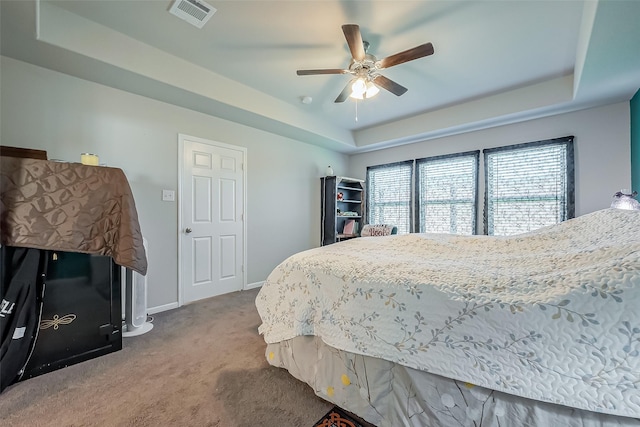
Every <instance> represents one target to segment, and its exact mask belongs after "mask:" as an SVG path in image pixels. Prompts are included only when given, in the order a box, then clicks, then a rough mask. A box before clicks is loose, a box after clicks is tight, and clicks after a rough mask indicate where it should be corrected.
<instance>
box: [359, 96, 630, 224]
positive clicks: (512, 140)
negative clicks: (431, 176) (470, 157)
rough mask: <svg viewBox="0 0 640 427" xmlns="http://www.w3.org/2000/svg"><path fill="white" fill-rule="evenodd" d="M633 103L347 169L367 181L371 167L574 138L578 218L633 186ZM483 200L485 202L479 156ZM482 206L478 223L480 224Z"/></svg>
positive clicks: (388, 154) (425, 145)
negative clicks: (631, 129) (622, 190)
mask: <svg viewBox="0 0 640 427" xmlns="http://www.w3.org/2000/svg"><path fill="white" fill-rule="evenodd" d="M629 114H630V113H629V103H628V102H623V103H618V104H612V105H608V106H605V107H599V108H592V109H589V110H582V111H578V112H573V113H566V114H560V115H557V116H553V117H546V118H542V119H536V120H531V121H528V122H522V123H516V124H512V125H506V126H500V127H495V128H491V129H485V130H480V131H476V132H469V133H465V134H460V135H454V136H450V137H446V138H439V139H433V140H429V141H424V142H420V143H415V144H409V145H404V146H401V147H396V148H389V149H385V150H380V151H374V152H370V153H363V154H358V155H353V156H351V158H350V165H349V170H350V174H351V176H353V177H355V178H362V179H364V178H365V177H366V168H367V166H373V165H378V164H384V163H391V162H396V161H401V160H410V159H417V158H421V157H429V156H437V155H442V154H451V153H458V152H464V151H471V150H482V149H484V148H491V147H499V146H504V145H511V144H519V143H525V142H531V141H539V140H545V139H551V138H558V137H562V136H568V135H574V136H575V140H574V150H575V166H576V170H575V179H576V215H577V216H578V215H583V214H586V213H589V212H593V211H596V210H598V209H603V208H606V207H609V205H610V204H611V200H612V196H613V193H615V192H616V191H618V190H620V189H622V188H631V187H630V185H631V160H630V158H631V144H630V138H631V135H630V115H629ZM479 177H480V186H479V196H480V201H481V203H482V201H483V200H484V183H483V180H484V178H483V177H484V168H483V156H482V153H481V155H480V175H479ZM482 210H483V209H482V207H481V208H480V209H479V212H478V224H482Z"/></svg>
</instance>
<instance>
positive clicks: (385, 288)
mask: <svg viewBox="0 0 640 427" xmlns="http://www.w3.org/2000/svg"><path fill="white" fill-rule="evenodd" d="M256 306H257V309H258V312H259V314H260V316H261V318H262V321H263V323H262V325H261V326H260V327H259V332H260V333H261V334H263V335H264V338H265V341H266V342H267V343H275V342H279V341H283V340H287V339H291V338H293V337H296V336H300V335H316V336H318V337H320V338H321V339H322V340H323V341H324V342H325V343H326V344H328V345H330V346H332V347H335V348H337V349H340V350H344V351H349V352H353V353H357V354H363V355H367V356H372V357H377V358H381V359H385V360H389V361H391V362H396V363H399V364H402V365H404V366H408V367H411V368H414V369H420V370H424V371H427V372H431V373H434V374H438V375H442V376H445V377H448V378H452V379H455V380H459V381H464V382H468V383H470V384H475V385H479V386H482V387H486V388H489V389H493V390H498V391H503V392H506V393H510V394H513V395H517V396H521V397H526V398H531V399H536V400H540V401H547V402H552V403H557V404H561V405H566V406H571V407H575V408H580V409H586V410H591V411H595V412H602V413H609V414H614V415H622V416H629V417H636V418H637V417H640V357H639V355H640V212H634V211H623V210H616V209H605V210H601V211H598V212H594V213H591V214H587V215H584V216H581V217H578V218H575V219H572V220H569V221H565V222H564V223H562V224H559V225H555V226H551V227H546V228H544V229H541V230H538V231H536V232H531V233H527V234H521V235H517V236H510V237H487V236H454V235H444V234H410V235H398V236H385V237H367V238H359V239H352V240H349V241H346V242H341V243H338V244H333V245H329V246H324V247H321V248H317V249H312V250H308V251H305V252H301V253H298V254H296V255H293V256H291V257H290V258H288V259H287V260H285V261H284V262H283V263H282V264H280V265H279V266H278V267H276V269H275V270H274V271H273V272H272V273H271V274H270V275H269V277H268V279H267V281H266V282H265V284H264V285H263V287H262V289H261V290H260V292H259V294H258V296H257V298H256Z"/></svg>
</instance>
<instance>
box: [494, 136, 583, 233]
mask: <svg viewBox="0 0 640 427" xmlns="http://www.w3.org/2000/svg"><path fill="white" fill-rule="evenodd" d="M484 164H485V178H486V187H485V229H486V230H487V234H489V235H503V236H504V235H511V234H517V233H523V232H527V231H531V230H535V229H537V228H540V227H544V226H547V225H552V224H557V223H559V222H561V221H564V220H566V219H569V218H573V217H574V216H575V191H574V166H573V137H565V138H557V139H552V140H547V141H538V142H532V143H528V144H519V145H512V146H508V147H499V148H492V149H487V150H484Z"/></svg>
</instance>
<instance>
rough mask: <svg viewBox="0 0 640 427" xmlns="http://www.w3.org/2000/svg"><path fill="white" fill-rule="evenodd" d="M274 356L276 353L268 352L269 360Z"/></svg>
mask: <svg viewBox="0 0 640 427" xmlns="http://www.w3.org/2000/svg"><path fill="white" fill-rule="evenodd" d="M274 357H276V355H275V354H273V351H272V352H271V353H269V360H273V358H274Z"/></svg>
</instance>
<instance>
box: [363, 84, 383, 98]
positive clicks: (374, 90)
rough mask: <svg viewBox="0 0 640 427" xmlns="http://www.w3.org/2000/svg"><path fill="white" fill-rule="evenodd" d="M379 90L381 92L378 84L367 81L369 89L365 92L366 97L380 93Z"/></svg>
mask: <svg viewBox="0 0 640 427" xmlns="http://www.w3.org/2000/svg"><path fill="white" fill-rule="evenodd" d="M378 92H380V89H378V86H376V85H375V84H374V83H373V82H368V83H367V90H366V92H365V97H366V98H373V97H374V96H376V95H377V94H378Z"/></svg>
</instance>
